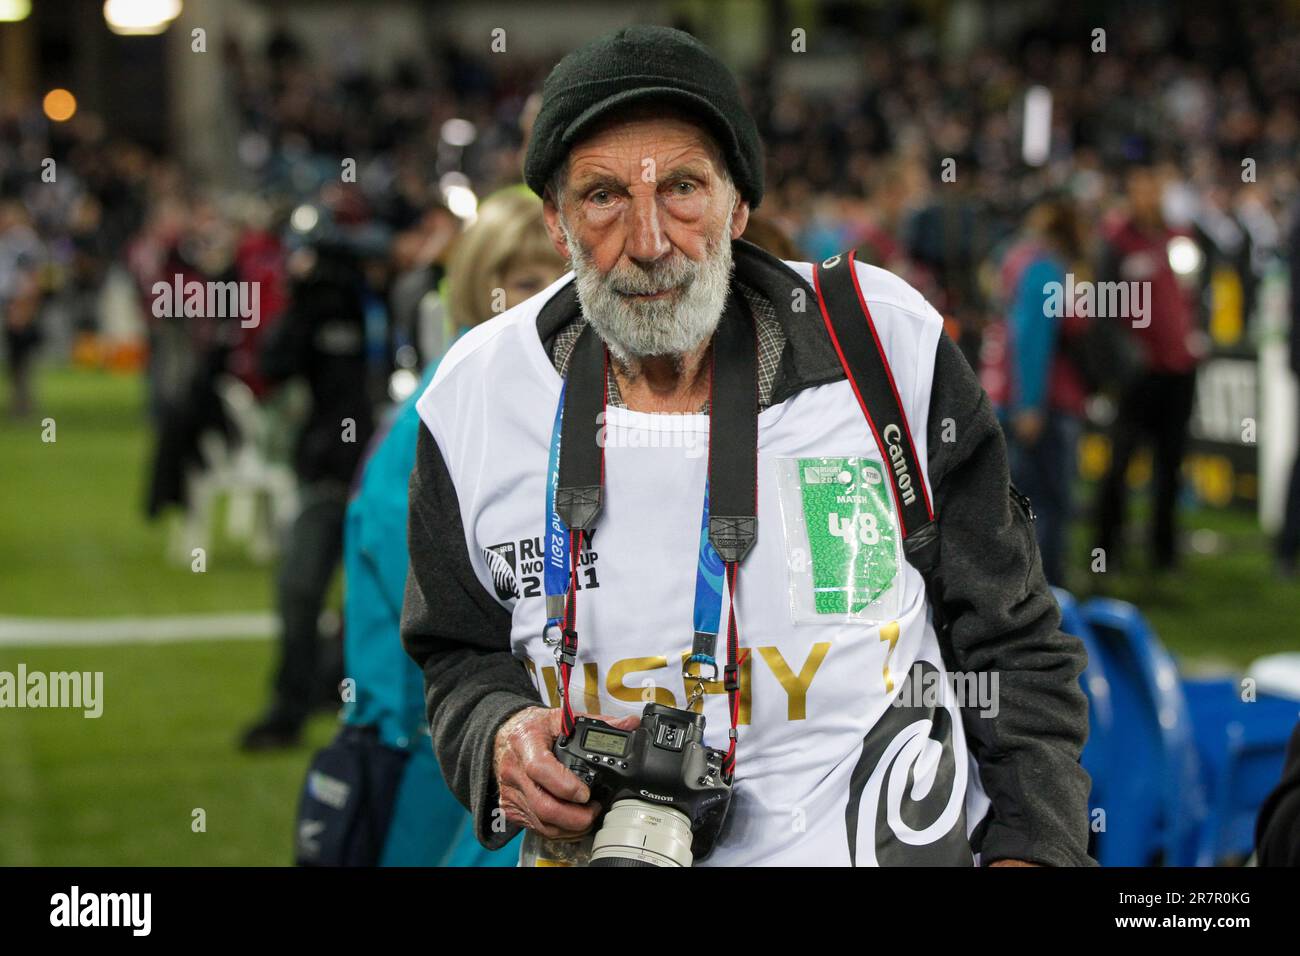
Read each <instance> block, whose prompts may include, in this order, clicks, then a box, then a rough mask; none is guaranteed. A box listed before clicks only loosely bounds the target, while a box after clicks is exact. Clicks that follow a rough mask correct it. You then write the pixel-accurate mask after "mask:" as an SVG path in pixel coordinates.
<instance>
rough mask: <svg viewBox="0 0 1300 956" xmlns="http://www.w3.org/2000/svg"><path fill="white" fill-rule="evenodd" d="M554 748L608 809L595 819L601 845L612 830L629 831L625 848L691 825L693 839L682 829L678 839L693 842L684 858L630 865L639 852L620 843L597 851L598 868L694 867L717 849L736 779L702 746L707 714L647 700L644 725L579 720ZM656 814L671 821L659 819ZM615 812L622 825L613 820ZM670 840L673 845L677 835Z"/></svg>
mask: <svg viewBox="0 0 1300 956" xmlns="http://www.w3.org/2000/svg"><path fill="white" fill-rule="evenodd" d="M554 752H555V756H556V757H557V758H558V759H559V761H560V763H562V764H564V766H566V767H568V768H569V769H570V770H572V771H573V772H574V773H576V774H577V775H578V776H579V777H580V778H581V779H582V781H583V782H584V783H585V784H586V785H587V787H588V788H589V789H590V790H591V796H592V799H594V800H596V801H598V802H600V804H601V805H602V806H604V807H605V815H604V817H602V822H600V823H598V832H597V837H596V840H597V845H598V848H599V846H600V845H602V836H603V837H604V838H605V839H604V843H605V844H609V843H610V841H611V840H614V839H615V838H614V837H613V836H611V834H612V832H613V830H615V829H620V828H622V829H626V830H627V832H626V833H623V834H622V837H626V838H627V842H624V843H622V844H620V845H621V846H623V847H624V848H626V847H628V846H629V845H631V844H633V843H636V844H637V845H641V844H640V843H637V841H638V840H640V841H641V843H645V844H647V845H649V844H652V843H653V842H654V832H655V831H657V830H662V831H664V832H667V831H668V830H671V829H672V828H673V825H674V824H673V821H680V826H681V827H689V836H688V837H687V836H686V832H687V831H685V830H684V829H682V830H681V831H680V833H679V834H678V837H677V840H678V842H679V843H680V842H681V841H682V840H683V838H686V839H689V852H686V853H684V854H683V855H684V857H685V858H686V861H687V862H685V863H680V862H678V863H675V864H674V863H663V862H654V863H641V862H627V860H629V859H630V858H632V857H635V856H637V855H638V854H637V853H636V852H632V851H629V852H628V853H621V852H620V851H619V848H618V846H615V847H614V848H613V849H607V850H606V852H605V853H604V854H602V853H600V852H597V853H596V854H595V855H594V856H593V860H592V865H593V866H596V865H602V864H600V863H599V862H598V860H599V859H600V858H607V859H618V860H620V861H622V862H608V863H605V864H603V865H607V866H651V865H653V866H670V865H683V866H689V865H690V862H691V861H692V860H699V859H703V858H704V857H706V856H708V854H709V853H710V852H711V851H712V850H713V845H714V843H715V842H716V840H717V838H718V834H719V832H720V831H721V830H722V824H723V822H724V821H725V820H726V816H727V807H728V806H729V805H730V803H731V783H730V781H728V780H726V779H725V777H724V775H723V773H722V760H723V758H724V757H725V756H726V754H725V753H724V752H723V751H721V750H716V749H714V748H712V747H706V746H705V745H704V715H703V714H696V713H693V712H691V711H688V710H679V709H677V708H676V707H667V706H664V705H663V704H647V705H646V707H645V710H644V711H643V712H642V716H641V725H640V726H639V727H638V728H637V729H636V730H631V731H628V730H619V729H618V728H616V727H612V726H610V725H609V724H607V723H605V721H603V720H595V719H593V718H590V717H578V718H576V727H575V729H574V733H573V735H572V736H570V737H567V738H566V737H560V738H559V739H557V740H556V742H555V751H554ZM615 804H619V807H617V808H616V807H615ZM655 811H658V812H659V815H661V816H665V817H671V818H672V819H671V820H669V819H657V817H656V813H655ZM629 815H632V816H635V817H636V819H635V820H631V819H630V817H629ZM615 816H618V817H619V818H620V820H621V823H619V824H616V825H611V822H610V821H611V820H612V819H613V818H614V817H615ZM629 828H630V829H629ZM642 831H647V832H645V833H643V832H642ZM665 839H669V841H670V842H671V840H672V837H671V835H670V836H668V837H665ZM615 842H617V841H615ZM682 849H683V850H685V847H682ZM665 852H668V851H665ZM668 855H670V856H671V855H672V854H671V852H669V854H668Z"/></svg>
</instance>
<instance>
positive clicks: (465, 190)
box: [438, 172, 478, 225]
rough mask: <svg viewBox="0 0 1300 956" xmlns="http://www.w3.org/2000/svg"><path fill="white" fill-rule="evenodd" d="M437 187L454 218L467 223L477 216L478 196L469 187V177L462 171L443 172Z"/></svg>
mask: <svg viewBox="0 0 1300 956" xmlns="http://www.w3.org/2000/svg"><path fill="white" fill-rule="evenodd" d="M438 189H439V191H440V192H441V193H442V201H443V202H445V203H446V204H447V208H448V209H450V210H451V212H452V214H453V215H454V216H456V218H458V219H461V220H464V221H465V223H466V224H467V225H468V224H470V223H472V222H473V221H474V220H475V219H477V218H478V196H476V195H475V194H474V190H473V189H472V188H471V187H470V183H469V177H468V176H466V175H465V174H464V173H460V172H450V173H444V174H443V176H442V177H441V178H440V179H439V180H438Z"/></svg>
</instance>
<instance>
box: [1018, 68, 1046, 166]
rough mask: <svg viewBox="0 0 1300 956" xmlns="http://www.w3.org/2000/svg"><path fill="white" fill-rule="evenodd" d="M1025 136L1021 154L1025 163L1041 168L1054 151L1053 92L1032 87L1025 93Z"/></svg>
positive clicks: (1022, 141) (1044, 88) (1041, 87)
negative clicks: (1052, 150)
mask: <svg viewBox="0 0 1300 956" xmlns="http://www.w3.org/2000/svg"><path fill="white" fill-rule="evenodd" d="M1024 127H1025V128H1024V134H1023V136H1022V138H1021V145H1020V152H1021V155H1022V156H1023V157H1024V159H1025V163H1026V164H1027V165H1030V166H1041V165H1043V163H1045V162H1047V157H1048V155H1049V154H1050V153H1051V149H1052V91H1051V90H1049V89H1048V88H1047V87H1045V86H1031V87H1030V88H1029V89H1028V90H1027V91H1026V93H1025V122H1024Z"/></svg>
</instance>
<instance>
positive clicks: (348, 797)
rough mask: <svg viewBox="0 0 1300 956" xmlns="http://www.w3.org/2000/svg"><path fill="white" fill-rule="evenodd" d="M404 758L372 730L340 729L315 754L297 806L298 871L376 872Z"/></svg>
mask: <svg viewBox="0 0 1300 956" xmlns="http://www.w3.org/2000/svg"><path fill="white" fill-rule="evenodd" d="M407 758H408V754H407V753H406V751H404V750H398V749H396V748H393V747H389V746H386V745H385V744H383V743H381V742H380V740H379V732H378V729H377V728H375V727H350V726H344V727H343V728H341V729H340V730H339V732H338V735H337V736H335V738H334V740H333V741H331V742H330V743H329V744H328V745H327V746H325V747H323V748H322V749H320V750H319V751H317V752H316V755H315V756H314V757H313V758H312V761H311V766H309V767H308V768H307V779H306V780H305V781H304V783H303V789H302V796H301V798H300V800H299V802H298V820H297V825H296V826H295V828H294V832H295V839H294V862H295V863H296V864H297V865H298V866H376V865H378V863H379V860H380V857H381V855H382V854H383V851H384V841H385V839H386V838H387V836H388V828H389V826H390V824H391V823H392V819H393V807H394V805H395V804H396V802H397V793H398V790H399V789H400V787H401V783H402V776H403V774H404V773H405V771H406V762H407Z"/></svg>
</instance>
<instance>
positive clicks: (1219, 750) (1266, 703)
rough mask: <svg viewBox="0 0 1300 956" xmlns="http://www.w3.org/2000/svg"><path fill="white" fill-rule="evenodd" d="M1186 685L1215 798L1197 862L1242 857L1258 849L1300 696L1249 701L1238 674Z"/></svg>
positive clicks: (1208, 783) (1298, 714)
mask: <svg viewBox="0 0 1300 956" xmlns="http://www.w3.org/2000/svg"><path fill="white" fill-rule="evenodd" d="M1183 690H1184V693H1185V695H1186V698H1187V703H1188V707H1189V709H1190V711H1191V716H1192V723H1193V725H1194V726H1195V728H1196V745H1197V750H1198V751H1199V753H1200V756H1201V763H1202V767H1203V768H1204V772H1205V780H1206V788H1207V790H1208V792H1209V797H1210V801H1209V802H1210V807H1209V809H1210V812H1209V816H1208V817H1207V819H1206V820H1205V823H1204V826H1203V827H1202V828H1201V836H1200V840H1199V841H1198V846H1197V859H1196V862H1197V865H1198V866H1216V865H1222V864H1224V863H1233V862H1240V861H1242V860H1244V859H1246V858H1247V857H1249V856H1250V854H1251V852H1252V850H1253V849H1254V844H1255V818H1256V816H1257V815H1258V813H1259V807H1260V804H1261V803H1263V801H1264V798H1265V797H1266V796H1267V795H1268V793H1269V791H1270V790H1272V789H1273V787H1274V786H1276V784H1277V781H1278V779H1279V778H1280V777H1281V775H1282V763H1283V758H1284V757H1285V754H1286V745H1287V741H1288V740H1289V739H1290V736H1291V731H1292V729H1293V728H1294V727H1295V725H1296V720H1297V717H1300V701H1296V700H1292V699H1289V698H1285V697H1278V696H1273V695H1269V694H1259V695H1258V697H1257V698H1256V699H1255V700H1253V701H1250V702H1246V701H1243V700H1242V699H1241V691H1242V688H1241V685H1240V684H1239V683H1238V682H1237V681H1236V680H1234V679H1232V678H1213V679H1198V680H1188V681H1185V682H1184V684H1183Z"/></svg>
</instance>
